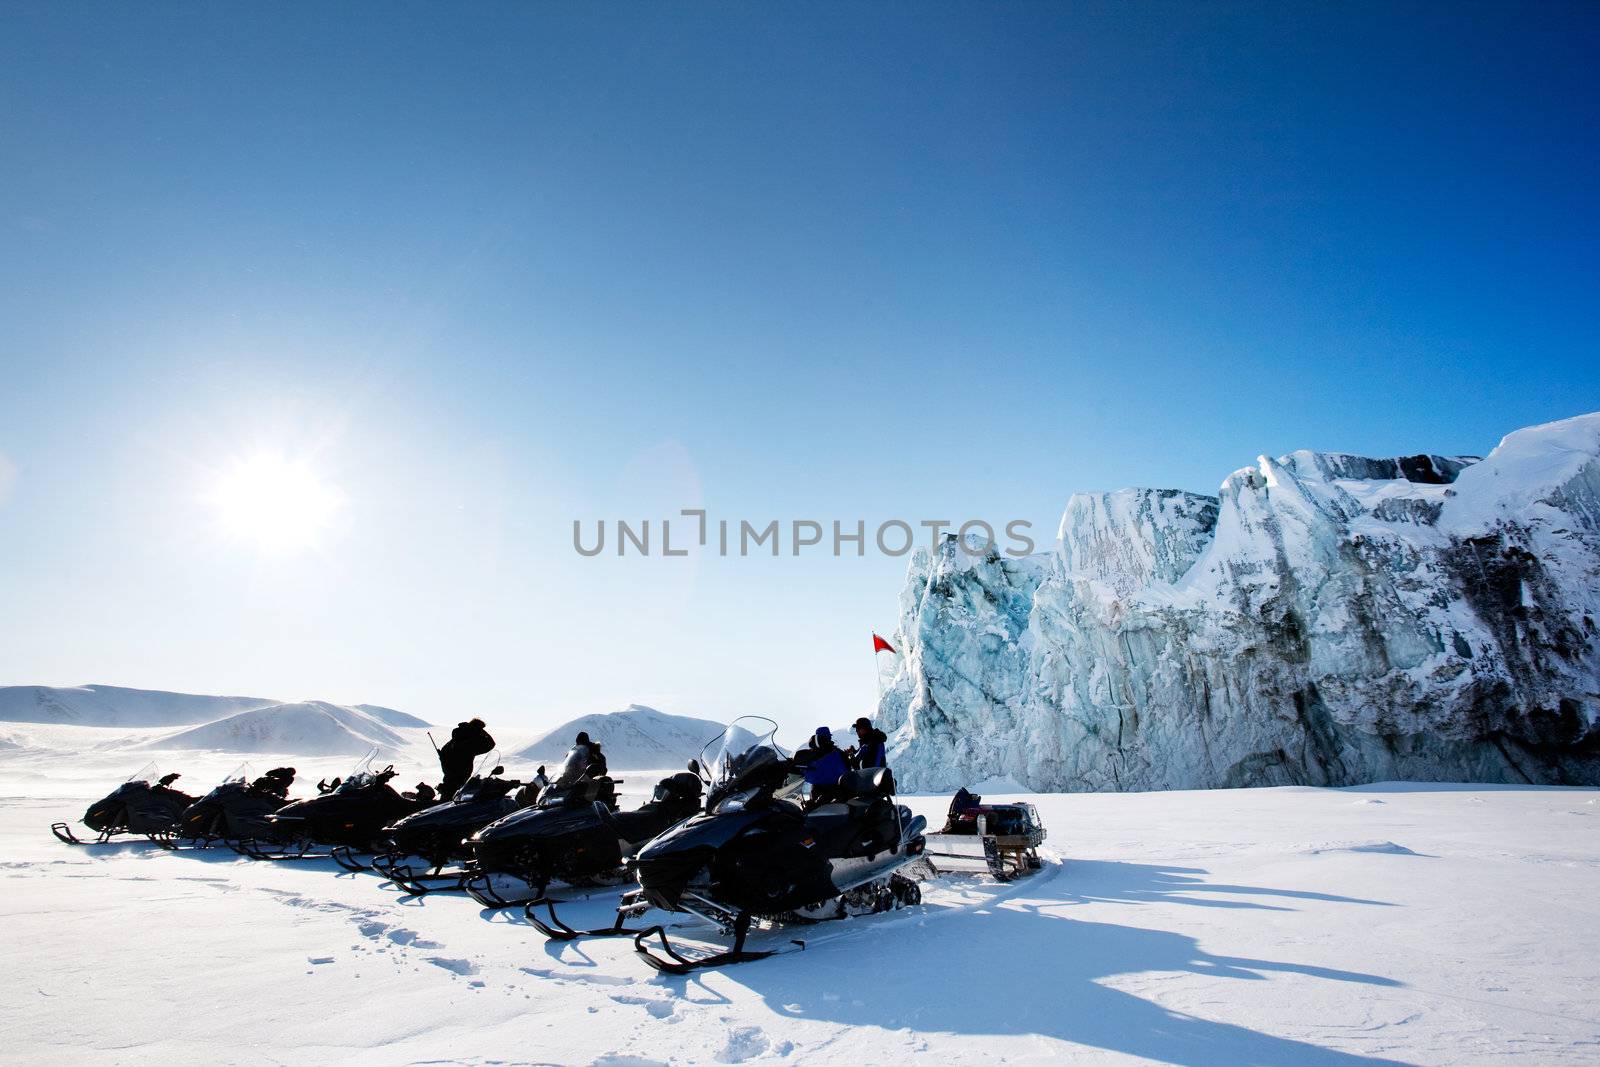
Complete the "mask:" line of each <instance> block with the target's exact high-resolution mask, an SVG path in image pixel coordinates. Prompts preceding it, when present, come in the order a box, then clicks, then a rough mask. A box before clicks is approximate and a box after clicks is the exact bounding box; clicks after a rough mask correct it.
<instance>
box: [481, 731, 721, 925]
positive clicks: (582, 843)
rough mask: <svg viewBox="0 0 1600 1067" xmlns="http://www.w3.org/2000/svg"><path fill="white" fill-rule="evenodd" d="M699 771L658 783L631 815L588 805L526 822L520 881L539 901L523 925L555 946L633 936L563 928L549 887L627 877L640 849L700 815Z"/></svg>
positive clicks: (527, 910)
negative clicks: (557, 882)
mask: <svg viewBox="0 0 1600 1067" xmlns="http://www.w3.org/2000/svg"><path fill="white" fill-rule="evenodd" d="M699 767H700V765H699V763H698V762H697V761H695V760H691V761H690V762H689V770H688V771H679V772H678V773H677V774H671V775H668V776H667V777H665V778H663V779H661V781H659V782H657V783H656V787H655V790H654V791H653V792H652V793H651V794H650V799H649V800H648V801H647V802H645V803H644V804H643V805H642V806H640V807H638V808H635V809H634V810H633V811H613V810H612V809H610V808H608V807H606V806H605V805H603V804H593V805H591V806H590V807H589V809H588V810H587V811H585V810H583V809H582V808H578V809H573V810H569V811H566V812H561V813H550V814H547V815H546V816H545V817H544V818H543V819H531V818H530V819H528V820H527V821H526V822H525V823H524V824H523V826H522V827H520V828H519V829H518V830H517V832H518V834H519V836H521V838H522V844H521V846H520V848H521V849H522V859H521V863H522V867H521V868H520V869H521V870H522V872H523V878H524V880H525V881H527V882H529V884H530V885H537V886H538V887H539V893H538V895H537V896H536V897H535V898H534V899H533V900H530V901H528V902H527V903H526V904H524V905H523V914H524V915H526V916H527V919H528V921H529V922H530V923H532V924H533V925H534V927H536V928H537V929H538V930H539V931H540V932H541V933H543V934H544V935H545V936H546V937H549V938H554V939H556V940H559V941H570V940H572V939H574V938H577V937H584V936H612V937H614V936H618V935H621V934H625V933H636V932H637V931H630V930H626V929H624V928H622V926H621V922H620V920H619V921H618V922H617V923H616V924H614V925H613V926H612V927H611V928H609V929H605V930H575V929H573V928H572V927H571V926H568V925H567V924H566V923H565V922H563V921H562V920H561V918H560V916H558V915H557V914H556V904H558V903H560V901H557V900H554V899H552V898H551V897H550V896H549V895H548V893H549V886H550V881H551V879H552V878H554V877H559V878H560V879H561V880H562V881H564V882H566V883H567V884H569V885H583V884H594V883H600V884H607V883H615V882H620V881H622V880H623V879H624V878H625V877H626V876H627V868H626V864H627V862H628V861H629V859H630V858H631V857H632V856H633V855H634V853H636V852H637V851H638V850H639V848H640V847H641V846H643V845H644V844H646V843H647V842H649V841H651V840H652V839H654V838H656V837H658V836H659V835H661V834H662V833H664V832H665V831H667V830H669V829H671V828H672V827H674V826H676V825H677V824H679V823H681V822H682V821H683V820H685V819H687V818H690V817H691V816H694V815H697V814H699V812H700V797H701V795H702V793H703V792H704V784H703V783H702V782H701V781H700V775H699V773H698V772H699ZM507 821H508V822H509V821H510V820H507ZM485 836H488V834H487V832H486V833H485ZM490 844H491V847H492V846H493V845H500V846H505V845H506V841H505V839H504V837H502V838H501V839H500V840H498V841H496V842H491V843H490ZM530 868H532V870H531V871H530ZM530 873H531V877H530ZM479 899H480V900H481V899H482V897H479ZM540 908H543V909H544V910H545V912H546V913H547V915H548V921H546V920H545V919H541V918H540V917H539V916H538V915H537V914H536V912H537V911H538V909H540Z"/></svg>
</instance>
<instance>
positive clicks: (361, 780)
mask: <svg viewBox="0 0 1600 1067" xmlns="http://www.w3.org/2000/svg"><path fill="white" fill-rule="evenodd" d="M377 758H378V749H377V747H376V746H374V747H373V748H370V749H368V750H367V754H366V755H365V756H362V757H361V758H360V759H358V760H356V765H355V766H354V767H351V768H350V773H349V774H347V775H345V776H344V781H342V782H340V783H339V788H338V789H335V790H334V792H335V793H357V792H360V791H361V790H363V789H366V788H367V787H368V786H371V785H373V784H375V783H376V782H377V780H378V776H377V775H376V774H375V773H373V770H372V761H373V760H375V759H377Z"/></svg>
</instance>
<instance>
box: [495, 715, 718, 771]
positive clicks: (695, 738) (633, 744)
mask: <svg viewBox="0 0 1600 1067" xmlns="http://www.w3.org/2000/svg"><path fill="white" fill-rule="evenodd" d="M722 729H723V724H722V723H719V722H712V721H711V720H709V719H696V718H692V717H690V716H687V715H668V714H666V713H665V712H660V711H657V710H656V709H655V708H647V707H645V706H644V705H643V704H630V705H628V706H627V707H626V708H623V709H622V710H621V711H613V712H608V713H606V714H603V715H585V716H583V717H582V718H578V719H573V720H572V721H571V722H566V723H562V724H561V725H560V726H557V727H556V728H555V729H554V730H551V731H550V732H549V733H547V734H545V735H544V736H543V737H541V738H539V740H537V741H535V742H533V743H532V744H531V745H528V746H527V747H526V748H523V749H520V750H518V751H517V752H515V753H514V754H513V758H515V759H518V760H526V761H528V762H530V763H546V764H549V763H555V762H557V761H559V760H560V759H561V758H562V757H563V756H565V755H566V754H567V750H568V749H570V748H571V747H572V739H573V738H574V737H576V736H577V735H578V732H579V731H585V732H587V733H588V734H589V736H590V737H592V738H594V739H595V740H596V741H598V742H600V746H601V748H602V750H603V751H604V752H605V754H606V763H607V764H608V765H609V766H610V767H611V769H612V770H621V769H623V768H630V769H641V768H648V769H652V770H654V769H657V768H663V767H678V766H680V765H682V764H685V763H687V762H688V761H689V760H690V759H692V758H694V757H695V756H697V755H699V754H700V749H701V748H703V747H704V746H705V743H706V742H707V741H709V740H711V739H712V738H714V737H716V736H717V735H718V734H720V733H721V732H722Z"/></svg>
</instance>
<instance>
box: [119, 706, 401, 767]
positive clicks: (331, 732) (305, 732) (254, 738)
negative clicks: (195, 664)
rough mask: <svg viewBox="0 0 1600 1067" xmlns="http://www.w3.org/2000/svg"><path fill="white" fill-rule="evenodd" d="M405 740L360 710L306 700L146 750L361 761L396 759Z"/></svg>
mask: <svg viewBox="0 0 1600 1067" xmlns="http://www.w3.org/2000/svg"><path fill="white" fill-rule="evenodd" d="M405 746H406V741H405V739H404V738H402V737H401V736H400V735H399V734H396V733H395V732H394V731H393V730H391V729H389V727H388V726H386V725H384V724H383V723H382V722H380V721H379V720H378V719H377V717H376V716H374V715H372V714H371V713H369V712H367V711H365V710H362V709H361V708H353V707H344V706H342V705H339V704H328V703H325V702H323V701H320V700H307V701H302V702H299V703H295V704H273V705H271V706H269V707H265V708H253V709H251V710H250V711H241V712H239V713H238V714H237V715H230V716H228V717H227V718H225V719H219V720H217V721H216V722H209V723H206V724H205V725H203V726H196V727H193V728H191V729H188V730H182V731H180V732H178V733H175V734H171V735H169V736H167V737H162V738H159V739H157V740H155V741H151V742H148V743H146V744H145V745H143V746H142V747H144V748H152V749H204V750H210V751H218V752H252V753H256V752H260V753H266V752H271V753H281V754H285V755H296V756H359V755H361V754H363V753H365V752H368V751H370V750H371V749H373V748H377V749H378V750H379V751H380V752H381V753H384V754H391V755H392V754H393V753H395V752H398V751H400V750H401V749H403V748H404V747H405Z"/></svg>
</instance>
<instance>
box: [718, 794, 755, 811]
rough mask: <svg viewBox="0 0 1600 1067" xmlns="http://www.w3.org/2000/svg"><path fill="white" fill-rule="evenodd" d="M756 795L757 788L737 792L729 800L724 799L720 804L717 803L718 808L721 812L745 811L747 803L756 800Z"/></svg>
mask: <svg viewBox="0 0 1600 1067" xmlns="http://www.w3.org/2000/svg"><path fill="white" fill-rule="evenodd" d="M755 796H756V790H754V789H746V790H745V791H744V792H742V793H735V794H733V796H731V797H729V798H728V799H727V800H724V801H723V802H722V803H720V804H718V805H717V810H718V811H719V812H722V811H743V810H744V806H745V805H746V804H748V803H750V801H752V800H754V799H755Z"/></svg>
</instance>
